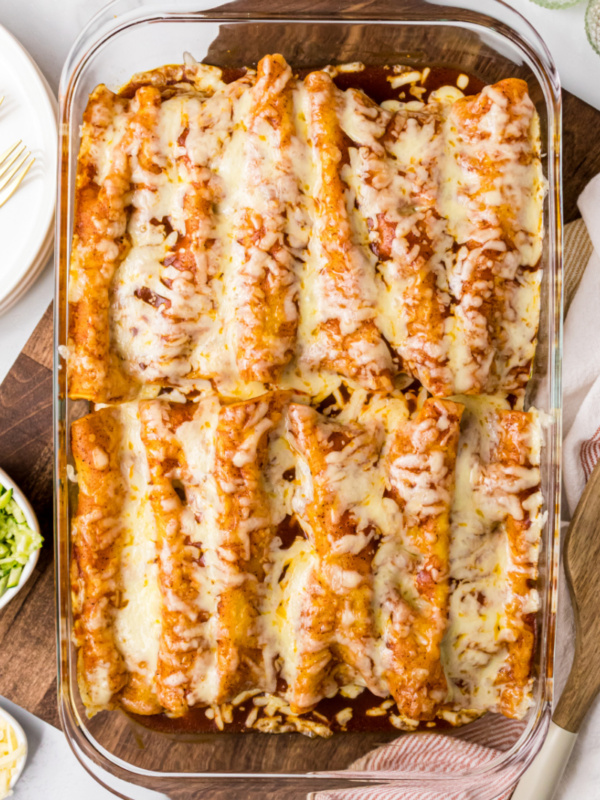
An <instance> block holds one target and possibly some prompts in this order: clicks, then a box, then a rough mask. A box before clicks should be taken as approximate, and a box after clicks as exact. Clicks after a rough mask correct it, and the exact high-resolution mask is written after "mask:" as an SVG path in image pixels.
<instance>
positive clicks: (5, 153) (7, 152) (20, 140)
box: [0, 139, 22, 165]
mask: <svg viewBox="0 0 600 800" xmlns="http://www.w3.org/2000/svg"><path fill="white" fill-rule="evenodd" d="M21 143H22V139H19V140H18V141H16V142H15V143H14V144H11V146H10V147H9V148H8V150H5V151H4V152H3V153H2V155H1V156H0V165H1V164H2V163H3V162H4V160H5V159H7V158H8V157H9V155H10V154H11V153H12V151H13V150H14V149H15V147H18V146H19V145H20V144H21Z"/></svg>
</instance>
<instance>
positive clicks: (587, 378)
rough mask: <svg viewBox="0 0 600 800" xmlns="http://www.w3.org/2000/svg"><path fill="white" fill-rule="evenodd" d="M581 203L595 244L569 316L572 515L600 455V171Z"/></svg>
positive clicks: (568, 486)
mask: <svg viewBox="0 0 600 800" xmlns="http://www.w3.org/2000/svg"><path fill="white" fill-rule="evenodd" d="M578 204H579V210H580V211H581V216H582V217H583V219H584V222H585V225H586V227H587V230H588V234H589V236H590V238H591V240H592V244H593V246H594V250H593V252H592V255H591V256H590V260H589V262H588V265H587V268H586V270H585V272H584V274H583V278H582V279H581V283H580V285H579V289H578V290H577V294H576V295H575V297H574V299H573V302H572V304H571V307H570V309H569V313H568V315H567V319H566V322H565V335H564V348H563V382H564V384H563V385H564V393H563V408H564V413H563V437H564V439H563V446H564V461H563V467H564V487H565V492H566V496H567V503H568V512H569V516H571V515H572V514H573V512H574V511H575V506H576V505H577V502H578V500H579V498H580V496H581V493H582V491H583V487H584V486H585V483H586V481H587V479H588V478H589V476H590V474H591V472H592V469H593V468H594V465H595V464H596V462H597V461H598V458H600V175H597V176H596V177H595V178H594V179H593V180H592V181H591V182H590V183H589V184H588V185H587V186H586V188H585V189H584V191H583V192H582V193H581V196H580V198H579V202H578Z"/></svg>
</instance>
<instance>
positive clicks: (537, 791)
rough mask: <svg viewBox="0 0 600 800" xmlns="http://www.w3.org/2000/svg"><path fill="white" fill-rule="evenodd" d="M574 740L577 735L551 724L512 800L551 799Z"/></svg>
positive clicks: (554, 723)
mask: <svg viewBox="0 0 600 800" xmlns="http://www.w3.org/2000/svg"><path fill="white" fill-rule="evenodd" d="M576 741H577V734H576V733H571V731H566V730H565V729H564V728H561V727H560V726H559V725H557V724H556V722H551V723H550V728H549V729H548V735H547V736H546V741H545V742H544V744H543V745H542V749H541V750H540V752H539V753H538V754H537V756H536V757H535V758H534V760H533V761H532V763H531V764H530V765H529V769H528V770H527V771H526V772H525V774H524V775H523V777H522V778H521V780H520V781H519V784H518V786H517V788H516V790H515V793H514V794H513V796H512V798H511V800H532V799H533V798H535V800H552V798H553V797H554V793H555V792H556V789H557V788H558V784H559V782H560V779H561V777H562V774H563V772H564V771H565V767H566V766H567V761H568V760H569V756H570V755H571V751H572V749H573V746H574V744H575V742H576Z"/></svg>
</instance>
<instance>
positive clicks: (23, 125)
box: [0, 25, 58, 313]
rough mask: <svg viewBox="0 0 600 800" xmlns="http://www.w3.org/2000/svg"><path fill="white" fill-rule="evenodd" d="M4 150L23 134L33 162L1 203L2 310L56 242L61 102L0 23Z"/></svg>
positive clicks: (35, 272)
mask: <svg viewBox="0 0 600 800" xmlns="http://www.w3.org/2000/svg"><path fill="white" fill-rule="evenodd" d="M2 95H4V102H3V103H2V105H1V106H0V154H1V153H3V152H4V151H5V150H6V149H7V148H8V147H9V146H10V145H11V144H13V143H14V142H16V141H17V140H18V139H22V140H23V142H24V143H25V144H26V145H27V147H28V148H29V150H30V151H31V153H33V155H34V156H35V164H34V165H33V167H32V168H31V169H30V170H29V173H28V174H27V176H26V178H25V180H24V181H23V183H22V184H21V186H20V187H19V189H18V190H17V192H16V193H15V194H14V195H13V197H12V198H11V199H10V200H9V201H8V202H7V203H6V205H4V206H3V207H2V208H0V313H2V312H4V311H6V310H7V309H8V307H9V306H11V305H12V304H13V303H14V302H16V301H17V300H18V299H19V297H21V296H22V294H23V291H24V289H25V288H28V287H29V286H30V285H31V283H32V282H33V280H34V279H35V277H37V275H39V273H40V272H41V270H42V268H43V266H44V264H45V263H46V261H47V259H48V257H49V255H50V250H51V247H52V230H53V226H54V204H55V200H56V155H57V146H58V145H57V139H58V136H57V105H56V100H55V99H54V97H53V96H52V94H51V91H50V89H49V87H48V84H47V83H46V81H45V79H44V77H43V75H42V73H41V72H40V71H39V69H38V68H37V66H36V64H35V62H34V61H33V60H32V58H31V56H30V55H29V54H28V53H27V51H26V50H25V49H24V48H23V47H22V45H20V44H19V42H18V41H17V40H16V39H15V38H14V37H13V36H12V35H11V34H10V33H9V32H8V31H7V30H6V29H5V28H3V27H2V26H1V25H0V96H2Z"/></svg>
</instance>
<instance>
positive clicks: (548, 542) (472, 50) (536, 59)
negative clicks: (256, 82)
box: [54, 0, 562, 800]
mask: <svg viewBox="0 0 600 800" xmlns="http://www.w3.org/2000/svg"><path fill="white" fill-rule="evenodd" d="M185 51H188V52H190V53H191V54H192V55H193V56H194V57H195V58H196V59H197V60H199V61H202V60H204V61H205V62H206V63H210V64H216V65H219V66H228V67H240V66H244V65H253V64H256V62H257V61H258V60H259V58H260V57H261V56H263V55H264V54H265V53H275V52H279V53H282V54H283V55H284V56H285V58H286V59H287V60H288V61H289V62H290V63H291V64H292V66H294V67H297V68H301V67H314V66H321V65H324V64H326V63H339V62H352V61H363V62H364V63H366V64H369V65H385V64H415V65H426V64H429V65H436V66H437V65H439V66H451V67H459V68H461V69H462V70H464V71H465V72H469V73H471V74H474V75H476V76H477V77H479V78H481V79H483V80H484V81H485V82H489V83H491V82H494V81H497V80H500V79H502V78H506V77H509V76H515V77H521V78H524V79H525V80H527V82H528V84H529V91H530V94H531V97H532V99H533V102H534V103H535V105H536V107H537V110H538V113H539V116H540V120H541V131H542V151H543V164H544V171H545V175H546V178H547V181H548V194H547V199H546V204H545V210H544V216H545V243H544V249H543V259H544V273H543V274H544V278H543V284H542V317H541V327H540V338H539V346H538V352H537V357H536V362H535V366H534V375H533V379H532V382H531V384H530V391H529V400H528V401H529V402H533V403H535V405H536V406H537V407H538V408H540V409H542V410H543V411H545V412H546V415H547V420H548V425H547V428H546V437H545V439H546V446H545V448H544V451H543V465H542V467H543V468H542V480H543V491H544V496H545V501H546V511H547V522H546V525H545V530H544V538H543V549H542V553H541V559H540V590H541V596H542V609H541V611H540V613H539V617H538V625H537V631H538V636H537V650H536V657H535V674H536V688H535V703H534V706H533V707H532V709H531V710H530V713H529V716H528V718H527V720H526V722H525V724H524V725H523V726H521V727H520V729H519V726H514V734H513V739H514V741H513V742H512V744H511V745H510V746H509V747H508V749H506V750H505V751H504V752H502V753H501V754H500V755H499V756H498V757H497V758H494V759H493V760H492V761H490V762H489V763H487V764H486V766H485V767H481V768H479V769H477V770H472V769H471V770H466V769H464V768H462V769H461V767H460V766H458V765H455V766H454V767H449V769H450V770H451V771H450V772H444V773H443V774H441V773H435V772H425V773H423V772H419V773H417V772H410V771H408V772H407V771H403V772H394V771H389V770H388V771H385V772H383V771H375V772H356V771H351V770H349V769H348V768H349V767H350V765H351V764H352V762H353V761H355V760H356V759H357V758H358V757H359V756H361V755H364V754H365V753H367V752H369V751H370V750H372V749H373V748H374V747H376V746H378V745H379V744H382V743H383V742H384V741H389V739H390V735H389V734H374V733H346V734H338V735H334V736H333V737H331V738H330V739H328V740H314V739H308V738H306V737H304V736H302V735H299V734H283V735H265V734H260V733H247V734H242V735H240V734H203V735H197V736H195V737H192V736H181V735H179V736H178V737H177V736H170V735H166V734H162V733H158V732H155V731H152V730H148V729H145V728H142V727H140V726H139V725H136V724H134V723H133V722H132V721H131V720H129V719H128V718H127V717H126V716H125V715H124V714H121V713H118V712H103V713H100V714H98V715H96V716H95V717H94V718H93V719H91V720H90V719H88V718H87V717H86V715H85V712H84V709H83V706H82V704H81V700H80V698H79V692H78V689H77V682H76V670H75V666H76V660H75V657H74V652H73V647H72V644H71V640H70V630H71V622H72V620H71V607H70V590H69V551H70V541H69V535H70V533H69V518H70V516H71V511H72V504H73V502H74V500H75V494H74V484H72V483H70V482H69V481H68V480H67V465H68V464H69V463H70V459H71V455H70V451H69V441H68V430H69V427H70V424H71V422H72V421H73V420H74V419H76V418H78V417H79V416H81V415H82V414H83V413H85V412H86V411H87V404H85V403H82V402H81V401H79V402H74V401H69V400H68V398H67V396H66V374H65V372H66V370H65V365H64V363H63V361H62V358H61V357H60V355H59V352H60V350H62V347H61V345H65V344H66V330H67V326H68V307H67V302H66V296H67V281H68V262H69V254H70V242H71V233H72V224H73V199H74V182H75V170H76V161H77V153H78V149H79V124H80V121H81V118H82V113H83V110H84V107H85V104H86V102H87V98H88V95H89V93H90V92H91V90H92V89H93V88H94V87H95V86H96V85H97V84H98V83H106V84H107V85H108V86H109V87H110V88H118V87H120V86H121V85H123V84H124V83H125V82H127V80H128V79H129V78H130V77H131V75H132V74H133V73H134V72H139V71H142V70H147V69H151V68H153V67H156V66H159V65H161V64H168V63H180V62H181V60H182V57H183V53H184V52H185ZM60 109H61V110H60V113H61V139H60V148H61V152H60V163H61V174H60V182H59V198H58V214H57V236H56V242H57V245H56V247H57V251H56V263H57V264H58V270H57V283H56V314H55V319H56V331H55V334H56V349H55V352H56V363H55V373H54V374H55V437H56V440H55V444H56V471H55V476H56V478H55V479H56V504H55V505H56V526H55V531H56V551H55V552H56V562H57V563H56V569H57V579H56V587H57V603H58V662H59V687H58V690H59V706H60V714H61V719H62V724H63V727H64V730H65V734H66V736H67V739H68V740H69V743H70V744H71V746H72V748H73V750H74V751H75V752H76V754H77V755H78V757H79V758H80V759H81V760H82V762H83V763H84V766H86V767H87V768H89V769H90V770H91V771H93V772H94V773H95V774H96V777H97V778H98V776H99V775H100V774H101V775H103V776H104V777H103V778H98V779H99V780H101V781H102V780H104V781H105V782H106V783H107V784H110V781H111V780H112V779H113V778H121V779H125V780H127V781H131V782H135V783H138V784H141V785H144V786H146V787H148V788H152V789H156V790H159V791H163V792H165V793H166V794H168V795H169V796H172V797H173V796H176V797H197V796H198V793H199V792H200V791H205V792H206V794H204V793H203V794H202V796H203V797H215V798H216V797H219V798H231V797H242V796H243V797H253V796H255V795H256V796H257V797H258V796H264V795H265V794H268V796H269V797H270V798H275V799H276V798H286V800H290V798H303V797H305V796H306V794H307V792H315V791H319V790H333V789H341V788H350V787H353V788H356V787H357V786H359V785H361V784H362V785H368V786H373V785H374V784H378V783H386V784H388V785H389V784H390V783H392V784H396V785H397V786H398V789H408V788H409V787H415V786H419V787H420V788H421V789H423V790H425V789H429V790H437V791H438V792H440V796H443V795H444V794H445V792H449V791H451V790H455V789H456V790H458V789H463V790H466V789H468V788H470V789H471V791H472V792H473V796H474V797H475V796H476V797H477V798H478V799H479V800H492V798H493V797H497V796H498V794H499V793H500V791H501V790H502V788H503V783H504V784H505V785H506V784H508V782H509V781H510V780H511V779H512V780H514V777H515V775H516V774H517V773H518V772H520V771H522V770H524V769H525V768H526V766H527V764H528V763H529V761H530V760H531V759H532V758H533V756H534V755H535V753H536V751H537V750H538V749H539V747H540V746H541V744H542V742H543V739H544V736H545V734H546V729H547V725H548V721H549V717H550V709H551V702H552V659H553V645H554V627H555V626H554V620H555V602H556V576H557V561H558V551H559V543H558V522H559V518H560V514H559V500H560V492H559V487H560V403H561V386H560V363H561V345H562V340H561V188H560V114H561V106H560V86H559V81H558V76H557V74H556V70H555V67H554V65H553V63H552V60H551V57H550V55H549V53H548V51H547V49H546V47H545V45H544V43H543V42H542V40H541V39H540V38H539V36H538V35H537V33H536V32H535V31H534V30H533V28H531V26H530V25H529V24H528V23H527V22H526V21H525V20H524V19H523V18H522V17H521V16H520V15H519V14H518V13H517V12H516V11H514V9H511V8H510V7H508V6H507V5H505V4H504V3H502V2H500V0H462V2H461V1H460V0H459V2H457V3H456V4H455V5H446V4H441V3H439V2H436V0H372V1H371V2H368V0H367V2H362V3H356V4H347V3H345V2H343V0H323V1H322V2H319V1H318V0H312V2H299V0H279V2H278V3H277V2H272V1H270V0H241V2H239V1H238V2H233V3H226V4H224V5H221V6H219V7H218V8H210V7H208V3H202V1H201V0H197V1H196V2H194V0H147V2H144V0H115V2H113V3H111V4H109V5H108V6H107V7H105V8H104V9H103V10H102V11H101V12H100V13H99V14H98V15H97V16H96V17H95V18H94V19H93V20H92V21H91V22H90V23H89V24H88V26H87V27H86V29H85V30H84V31H83V33H82V34H81V35H80V37H79V39H78V40H77V42H76V43H75V45H74V47H73V49H72V51H71V53H70V55H69V57H68V59H67V62H66V64H65V67H64V71H63V74H62V79H61V84H60ZM498 720H499V718H498V717H497V716H495V715H487V717H484V719H483V720H482V721H479V722H478V723H476V724H477V726H478V730H479V731H481V734H482V736H483V737H484V738H486V732H487V733H489V730H490V729H492V728H493V727H494V726H495V725H497V724H498ZM398 735H409V736H418V735H420V734H419V733H413V734H399V733H397V734H395V735H394V738H395V737H396V736H398ZM492 787H494V788H492ZM113 790H114V787H113ZM117 794H119V796H125V795H123V794H122V791H119V790H117Z"/></svg>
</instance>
